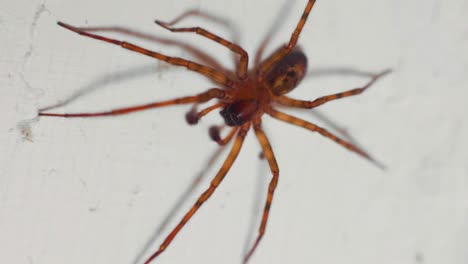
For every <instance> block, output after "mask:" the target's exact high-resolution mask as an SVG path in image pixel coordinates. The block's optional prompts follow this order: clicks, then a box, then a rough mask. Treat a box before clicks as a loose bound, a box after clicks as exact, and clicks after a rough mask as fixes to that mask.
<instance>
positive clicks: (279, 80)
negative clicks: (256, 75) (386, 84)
mask: <svg viewBox="0 0 468 264" xmlns="http://www.w3.org/2000/svg"><path fill="white" fill-rule="evenodd" d="M306 70H307V57H306V56H305V55H304V53H303V52H302V51H301V50H295V51H293V52H291V53H289V54H288V55H286V56H285V57H284V58H282V59H281V60H280V61H279V62H278V64H276V65H275V66H274V67H273V68H272V69H271V70H270V71H269V72H268V73H267V74H266V76H265V81H266V83H267V85H268V87H269V89H270V91H271V92H272V93H273V94H274V95H276V96H279V95H283V94H286V93H289V92H290V91H292V90H293V89H294V88H296V86H297V85H298V84H299V82H300V81H301V80H302V78H303V77H304V75H305V73H306Z"/></svg>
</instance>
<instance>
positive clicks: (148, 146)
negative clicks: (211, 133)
mask: <svg viewBox="0 0 468 264" xmlns="http://www.w3.org/2000/svg"><path fill="white" fill-rule="evenodd" d="M133 2H136V3H133ZM131 3H132V4H131ZM305 3H306V1H305V0H295V1H286V0H238V1H227V0H183V1H163V0H151V1H149V0H142V1H110V0H102V1H91V0H83V1H70V0H43V1H38V0H28V1H25V0H18V1H8V0H0V6H1V8H0V43H1V45H0V47H1V48H0V69H1V71H0V115H1V117H2V118H1V120H2V122H1V123H0V149H1V150H0V251H1V253H0V262H1V263H18V264H58V263H68V264H75V263H76V264H78V263H80V264H82V263H87V264H88V263H100V264H103V263H125V264H128V263H142V261H143V259H144V257H146V256H147V255H148V254H150V253H151V252H152V251H153V250H154V249H156V248H157V246H158V245H159V243H160V242H161V241H162V240H163V239H164V235H166V234H167V233H168V232H169V231H170V228H171V227H173V226H174V225H175V224H176V223H177V222H178V220H179V218H180V217H181V215H182V214H183V213H184V212H185V211H186V210H188V208H189V207H190V205H191V204H192V203H193V201H194V200H195V199H196V197H197V195H198V194H200V193H201V192H202V191H203V189H204V188H205V187H206V186H207V185H208V184H209V178H210V177H212V175H214V174H215V173H216V168H217V167H219V166H220V163H221V162H222V158H223V157H224V156H225V155H226V151H224V152H223V153H222V154H221V156H220V157H219V158H218V159H217V160H216V161H215V162H214V165H213V166H212V168H211V169H209V170H207V171H206V173H204V175H205V178H204V179H203V180H202V182H201V183H200V185H199V186H198V187H197V188H196V189H195V190H194V191H193V192H192V193H189V194H187V195H184V192H186V191H187V188H188V186H190V184H191V182H192V181H193V180H194V179H195V177H197V172H199V171H203V168H204V167H205V166H206V165H205V164H206V163H207V162H208V160H209V159H210V156H212V155H214V153H215V151H216V150H217V149H218V147H217V146H216V144H215V143H213V142H211V141H210V139H209V137H208V133H207V129H208V127H209V126H210V125H212V124H220V122H221V121H222V120H221V118H220V116H219V115H218V114H217V113H212V114H210V116H208V117H207V118H206V119H204V120H202V121H201V122H200V124H198V125H197V126H195V127H189V126H188V125H187V124H186V123H185V120H184V114H185V113H186V112H187V111H188V110H189V109H190V106H181V107H171V108H167V109H158V110H154V111H146V112H141V113H138V114H132V115H127V116H120V117H111V118H95V119H61V118H46V117H43V118H38V117H37V111H38V109H41V108H44V107H48V106H51V105H56V104H61V105H63V106H61V107H58V108H55V109H53V111H55V112H61V113H62V112H77V111H80V112H82V111H97V110H107V109H112V108H115V107H119V106H127V105H132V104H138V103H145V102H150V101H157V100H163V99H167V98H173V97H177V96H181V95H189V94H195V93H199V92H201V91H203V90H205V89H206V88H209V87H212V86H213V84H212V83H210V82H209V81H208V80H206V79H205V78H204V77H203V76H199V75H196V74H193V73H190V72H188V71H187V70H185V69H179V68H175V67H170V66H168V65H166V64H164V63H161V62H157V61H154V60H152V59H149V58H147V57H145V56H142V55H138V54H134V53H131V52H129V51H126V50H123V49H120V48H119V47H115V46H112V45H109V44H106V43H101V42H98V41H96V40H92V39H88V38H84V37H81V36H79V35H77V34H74V33H72V32H70V31H67V30H65V29H63V28H61V27H59V26H57V25H56V22H57V21H58V20H61V21H64V22H67V23H70V24H73V25H77V26H99V27H118V28H125V29H127V30H128V31H130V32H133V33H136V34H130V33H129V32H124V31H120V32H116V31H115V30H114V31H113V32H108V31H105V32H102V34H106V35H109V36H114V37H116V38H118V39H125V40H129V41H132V42H135V43H138V44H140V45H142V46H144V47H148V48H152V49H154V50H155V51H159V52H164V53H166V54H169V55H173V56H178V57H184V58H191V59H194V60H197V58H196V57H195V56H194V55H193V53H191V52H189V51H188V50H187V49H185V48H184V47H183V45H180V44H181V43H186V44H189V45H192V46H193V47H196V48H200V49H202V50H204V51H205V52H207V53H209V54H212V55H213V56H214V57H215V58H216V59H218V60H219V61H220V62H221V64H222V65H224V67H226V68H228V69H232V68H233V66H234V64H233V63H232V58H233V56H232V54H230V53H229V52H228V51H227V50H226V49H225V48H223V47H219V46H218V45H216V44H215V43H212V42H210V41H208V40H205V39H203V38H201V37H199V36H196V35H191V34H171V33H170V32H167V31H164V30H163V29H161V28H158V27H157V26H156V25H155V24H154V23H153V21H154V19H156V18H158V19H161V20H171V19H173V18H175V17H177V16H178V15H180V14H182V13H183V12H184V11H187V10H200V11H203V12H207V13H209V14H215V15H217V16H219V18H220V19H221V22H223V21H224V22H227V23H225V24H222V23H221V24H220V23H219V21H218V22H215V21H212V20H210V19H206V18H205V19H204V18H197V17H192V18H189V19H187V20H185V21H182V22H181V25H183V26H192V25H200V26H203V27H206V28H208V29H210V30H212V31H214V32H216V33H219V34H220V35H221V36H223V37H225V38H228V39H234V40H236V42H238V43H240V45H242V46H243V47H245V49H246V50H247V51H248V52H249V53H250V54H251V58H253V57H254V54H255V52H256V50H257V47H258V46H259V44H260V43H261V41H262V39H263V38H264V37H265V36H266V34H267V32H269V31H270V32H272V34H273V35H272V38H271V40H270V42H269V44H268V46H267V49H266V52H267V53H270V52H272V51H273V50H274V49H275V48H277V47H279V46H280V45H282V44H283V43H285V42H286V41H287V40H288V38H289V35H290V34H291V32H292V30H293V28H294V26H295V24H296V23H297V20H298V19H299V18H300V16H301V12H302V9H303V7H304V6H305ZM467 16H468V2H467V1H464V0H449V1H437V0H427V1H423V0H414V1H405V0H396V1H390V0H354V1H348V0H327V1H318V3H317V4H316V6H315V7H314V9H313V11H312V13H311V15H310V18H309V21H308V23H307V25H306V27H305V28H304V30H303V33H302V35H301V37H300V40H299V43H300V45H301V47H302V49H303V50H304V52H305V53H306V54H307V55H308V58H309V72H310V74H309V76H308V77H307V78H306V79H305V80H304V81H303V82H302V83H301V85H300V86H299V87H298V88H297V89H296V90H294V91H293V92H292V93H291V96H292V97H295V98H301V99H304V100H305V99H310V100H312V99H314V98H316V97H318V96H321V95H325V94H331V93H335V92H337V91H344V90H347V89H351V88H354V87H357V86H359V85H363V84H365V83H366V82H367V81H368V77H365V76H362V75H360V74H356V73H359V72H379V71H381V70H384V69H386V68H392V69H393V70H394V72H393V73H392V74H391V75H389V76H386V77H385V78H383V79H382V80H380V81H379V82H377V83H376V84H375V85H374V86H373V87H372V89H370V90H368V91H366V92H365V93H364V94H362V95H360V96H357V97H354V98H347V99H343V100H339V101H336V102H332V103H330V104H327V105H324V106H322V107H320V108H319V109H318V110H316V111H290V113H294V114H296V115H298V116H301V117H302V118H305V119H308V120H311V121H314V122H317V123H318V124H321V125H323V126H325V127H329V128H332V130H333V131H337V133H344V134H345V135H344V136H346V137H351V138H352V140H353V141H354V142H356V143H357V144H358V145H360V146H361V147H362V148H364V149H365V150H366V151H368V152H369V153H371V154H372V155H373V156H374V157H376V158H377V159H378V160H379V161H381V162H382V163H384V164H385V165H386V167H387V169H386V170H385V171H383V170H380V169H379V168H376V167H375V166H373V165H372V164H370V163H369V162H367V161H365V160H363V159H362V158H360V157H358V156H357V155H355V154H353V153H350V152H349V151H347V150H345V149H343V148H342V147H340V146H338V145H336V144H335V143H333V142H331V141H330V140H328V139H325V138H323V137H321V136H319V135H315V134H313V133H311V132H309V131H305V130H302V129H299V128H295V127H292V126H290V125H287V124H283V123H281V122H279V121H276V120H273V119H272V118H269V117H266V118H264V124H265V127H266V133H267V135H268V136H269V138H270V139H271V142H272V145H273V148H274V151H275V153H276V155H277V160H278V163H279V165H280V168H281V173H280V182H279V186H278V189H277V196H276V197H275V200H274V204H273V207H272V211H271V218H270V222H269V225H268V228H267V234H266V236H265V238H264V240H263V241H262V244H261V245H260V247H259V248H258V250H257V252H256V254H255V255H254V257H253V259H252V262H251V263H269V264H273V263H321V264H325V263H369V264H370V263H372V264H374V263H380V264H396V263H398V264H409V263H417V264H420V263H428V264H429V263H433V264H438V263H451V264H464V263H468V253H467V252H468V251H467V250H466V246H467V245H468V139H467V136H466V135H468V116H467V115H468V106H467V103H466V100H467V99H466V98H467V96H468V78H467V76H468V48H467V47H468V23H467ZM167 40H175V41H176V42H175V43H170V42H168V41H167ZM51 111H52V110H51ZM340 131H341V132H340ZM259 151H260V148H259V144H258V143H257V142H256V140H255V137H254V136H253V135H252V133H250V135H249V136H248V137H247V139H246V142H245V147H244V148H243V150H242V151H241V154H240V156H239V158H238V160H237V162H236V164H235V165H234V167H233V168H232V170H231V172H230V173H229V174H228V176H227V178H226V180H225V181H224V182H223V184H222V185H221V186H220V188H219V189H218V191H217V192H216V193H215V194H214V195H213V197H212V198H211V200H210V201H209V202H207V204H206V205H204V206H203V208H202V209H201V210H200V211H199V212H198V214H197V215H196V216H195V217H194V218H193V219H192V221H191V222H190V223H189V224H188V225H187V226H186V228H184V229H183V231H182V232H181V233H180V234H179V236H178V237H177V238H176V239H175V241H174V242H173V244H172V245H171V246H170V247H169V248H168V250H167V251H166V252H165V253H164V254H163V255H162V256H161V258H160V261H159V262H157V263H161V264H162V263H240V261H241V259H242V255H243V254H244V252H245V250H246V248H247V247H248V245H249V244H250V243H251V241H252V237H253V236H254V235H255V234H256V230H257V226H258V222H259V212H260V211H261V208H262V207H263V200H264V197H265V190H266V186H267V184H268V180H269V178H270V174H269V169H268V166H267V164H266V162H265V161H262V160H259V159H258V153H259ZM181 198H186V199H185V202H184V203H181V205H180V206H178V203H179V201H180V200H181ZM172 211H174V212H175V213H174V214H173V215H172V217H168V216H171V214H172V213H171V212H172ZM166 220H167V224H165V221H166Z"/></svg>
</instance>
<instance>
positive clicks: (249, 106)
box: [220, 99, 259, 126]
mask: <svg viewBox="0 0 468 264" xmlns="http://www.w3.org/2000/svg"><path fill="white" fill-rule="evenodd" d="M258 107H259V102H258V101H257V100H255V99H250V100H239V101H235V102H233V103H231V104H228V105H227V106H226V107H225V108H224V109H223V110H221V112H220V114H221V116H222V117H223V118H224V122H225V123H226V125H228V126H241V125H243V124H244V123H245V122H248V121H250V120H252V118H253V117H254V116H255V114H256V113H257V110H258Z"/></svg>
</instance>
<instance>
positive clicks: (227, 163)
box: [145, 123, 250, 264]
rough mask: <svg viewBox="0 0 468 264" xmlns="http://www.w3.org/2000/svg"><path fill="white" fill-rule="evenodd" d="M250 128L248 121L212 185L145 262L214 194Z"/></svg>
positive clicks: (161, 249)
mask: <svg viewBox="0 0 468 264" xmlns="http://www.w3.org/2000/svg"><path fill="white" fill-rule="evenodd" d="M249 128H250V123H246V124H244V125H243V126H242V127H241V128H240V131H239V133H237V137H236V140H235V141H234V145H233V146H232V149H231V152H230V153H229V155H228V157H227V158H226V160H225V161H224V163H223V166H222V167H221V169H220V170H219V171H218V174H216V176H215V177H214V179H213V180H212V181H211V184H210V187H209V188H208V189H207V190H206V191H205V192H204V193H203V194H202V195H201V196H200V197H199V198H198V200H197V201H196V202H195V204H194V205H193V206H192V208H191V209H190V210H189V211H188V212H187V214H185V216H184V217H183V218H182V220H181V221H180V222H179V224H178V225H177V226H176V227H175V228H174V229H173V230H172V232H171V233H170V234H169V235H168V236H167V237H166V239H165V240H164V242H163V243H162V244H161V246H159V249H158V250H157V251H156V252H155V253H154V254H153V255H151V257H149V258H148V259H147V260H146V261H145V264H149V263H150V262H151V261H152V260H153V259H154V258H156V257H157V256H159V254H161V253H162V252H163V251H164V250H166V248H167V247H168V246H169V244H170V243H171V241H172V240H173V239H174V237H175V236H176V235H177V234H178V233H179V231H180V230H181V229H182V228H183V227H184V226H185V224H186V223H187V222H188V221H189V220H190V218H192V216H193V215H194V214H195V213H196V212H197V211H198V209H200V207H201V206H202V205H203V203H205V202H206V200H208V198H210V196H211V195H212V194H213V192H214V191H215V190H216V188H217V187H218V186H219V184H220V183H221V182H222V181H223V179H224V176H226V174H227V172H228V171H229V169H231V166H232V164H233V163H234V161H235V160H236V158H237V155H238V154H239V151H240V149H241V147H242V143H243V142H244V139H245V136H246V135H247V131H248V130H249Z"/></svg>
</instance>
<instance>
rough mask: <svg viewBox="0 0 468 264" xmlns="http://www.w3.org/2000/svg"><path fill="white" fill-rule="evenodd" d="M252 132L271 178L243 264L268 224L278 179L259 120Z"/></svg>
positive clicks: (277, 172)
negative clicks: (257, 228) (259, 146)
mask: <svg viewBox="0 0 468 264" xmlns="http://www.w3.org/2000/svg"><path fill="white" fill-rule="evenodd" d="M254 130H255V135H256V136H257V139H258V142H260V145H261V146H262V150H263V154H264V155H265V157H266V159H267V160H268V164H269V165H270V169H271V173H272V174H273V177H272V178H271V181H270V184H269V186H268V194H267V199H266V202H265V208H264V209H263V216H262V222H261V224H260V228H259V230H258V235H257V239H255V242H254V244H253V246H252V247H251V248H250V250H249V251H248V253H247V255H246V256H245V257H244V262H243V263H244V264H245V263H247V262H248V261H249V259H250V257H252V254H253V253H254V252H255V249H256V248H257V246H258V244H259V243H260V240H262V237H263V235H264V234H265V230H266V225H267V222H268V216H269V214H270V208H271V203H272V201H273V195H274V193H275V189H276V186H277V185H278V178H279V167H278V164H277V163H276V158H275V155H274V153H273V149H272V148H271V145H270V142H269V141H268V138H267V137H266V135H265V133H264V132H263V130H262V127H261V120H260V119H258V120H256V121H255V123H254Z"/></svg>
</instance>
